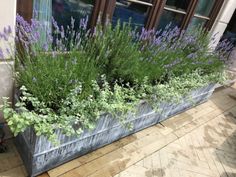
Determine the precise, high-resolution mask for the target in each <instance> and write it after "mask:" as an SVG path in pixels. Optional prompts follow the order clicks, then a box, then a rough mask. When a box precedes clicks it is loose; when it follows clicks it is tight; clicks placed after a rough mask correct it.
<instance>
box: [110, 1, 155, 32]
mask: <svg viewBox="0 0 236 177" xmlns="http://www.w3.org/2000/svg"><path fill="white" fill-rule="evenodd" d="M150 7H152V3H150V1H132V0H117V1H116V6H115V10H114V14H113V18H112V23H113V25H115V24H116V23H117V22H118V20H120V22H121V23H122V22H129V21H130V22H131V25H132V26H133V27H143V26H145V22H146V21H147V16H148V11H149V8H150Z"/></svg>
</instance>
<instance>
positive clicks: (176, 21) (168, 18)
mask: <svg viewBox="0 0 236 177" xmlns="http://www.w3.org/2000/svg"><path fill="white" fill-rule="evenodd" d="M183 18H184V15H183V14H179V13H175V12H171V11H167V10H164V12H163V14H162V16H161V19H160V22H159V25H158V27H157V29H158V30H159V29H164V28H165V27H166V26H167V25H169V24H170V28H174V27H176V26H177V27H180V26H181V23H182V21H183Z"/></svg>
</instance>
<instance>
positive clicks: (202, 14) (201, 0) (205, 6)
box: [189, 0, 216, 27]
mask: <svg viewBox="0 0 236 177" xmlns="http://www.w3.org/2000/svg"><path fill="white" fill-rule="evenodd" d="M215 1H216V0H208V1H206V0H198V3H197V7H196V10H195V14H194V16H193V18H192V20H191V21H190V24H189V26H190V27H195V26H198V25H200V26H204V25H205V24H206V23H207V21H209V20H210V18H209V16H210V13H211V11H212V8H213V6H214V4H215Z"/></svg>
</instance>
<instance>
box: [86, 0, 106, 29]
mask: <svg viewBox="0 0 236 177" xmlns="http://www.w3.org/2000/svg"><path fill="white" fill-rule="evenodd" d="M105 3H106V0H96V1H95V4H94V9H93V13H92V17H91V21H90V27H91V28H94V27H95V26H96V24H97V23H98V22H99V21H101V18H102V15H103V13H104V9H105Z"/></svg>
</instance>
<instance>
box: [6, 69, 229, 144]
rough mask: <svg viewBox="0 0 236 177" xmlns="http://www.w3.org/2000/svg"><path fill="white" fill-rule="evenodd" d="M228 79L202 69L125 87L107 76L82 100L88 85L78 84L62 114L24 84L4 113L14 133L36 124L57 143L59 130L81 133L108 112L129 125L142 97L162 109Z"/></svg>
mask: <svg viewBox="0 0 236 177" xmlns="http://www.w3.org/2000/svg"><path fill="white" fill-rule="evenodd" d="M224 80H225V74H222V73H214V74H213V73H212V74H210V75H205V76H202V75H201V72H200V71H196V72H194V73H192V74H188V75H183V76H182V77H173V78H171V79H170V81H169V82H166V83H164V84H158V85H150V84H148V83H147V81H144V82H143V84H142V86H141V87H130V86H126V87H124V85H119V84H118V83H116V84H115V85H114V87H113V88H111V87H110V86H109V83H108V82H107V81H106V79H105V77H104V76H103V77H102V78H101V81H102V86H99V84H98V83H97V82H96V81H92V84H91V88H92V92H91V93H92V94H91V95H89V96H88V98H87V99H80V95H81V94H82V93H83V88H84V87H83V85H82V83H78V84H77V85H76V87H75V88H74V89H72V90H71V92H70V93H69V95H68V97H67V98H66V99H65V100H62V101H61V104H62V105H61V108H60V109H59V111H58V113H55V111H54V110H53V109H51V108H49V107H47V106H46V104H45V103H44V102H42V101H39V99H38V98H37V97H34V96H33V95H32V94H30V93H29V91H28V90H27V89H26V87H25V86H22V87H21V89H20V90H21V92H22V96H20V97H19V100H18V102H17V103H16V105H15V109H13V108H11V106H10V103H8V101H7V100H5V101H4V106H3V112H4V117H5V119H6V121H7V122H8V125H9V127H10V129H11V131H12V132H13V133H14V135H17V134H18V133H20V132H23V131H25V130H26V129H27V128H28V127H33V128H34V130H35V132H36V135H38V136H39V135H44V136H46V137H47V138H48V139H49V140H50V141H52V142H54V143H55V142H56V138H57V137H56V136H55V134H54V132H55V131H56V130H58V129H60V130H61V131H62V132H63V133H64V134H66V135H67V136H71V135H74V134H80V133H81V132H83V129H93V128H94V127H95V125H96V122H97V121H98V119H99V118H100V116H101V115H104V114H110V115H112V117H113V118H115V119H118V120H119V121H120V122H121V123H122V124H123V125H124V126H125V125H126V115H127V114H128V113H131V114H134V115H135V114H136V109H135V108H136V107H137V106H138V104H139V103H140V100H144V101H146V102H148V103H149V104H150V105H151V106H152V107H153V109H156V110H158V106H159V105H160V103H161V102H171V103H173V102H178V101H179V100H180V99H181V98H182V96H183V95H187V94H188V93H189V92H190V91H192V90H194V89H197V88H199V87H203V86H206V85H208V84H209V83H215V82H219V81H222V82H223V81H224ZM28 102H30V103H31V104H32V106H33V107H34V109H33V110H29V109H28V108H27V104H26V103H28ZM159 111H161V110H159ZM128 126H130V125H128Z"/></svg>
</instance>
